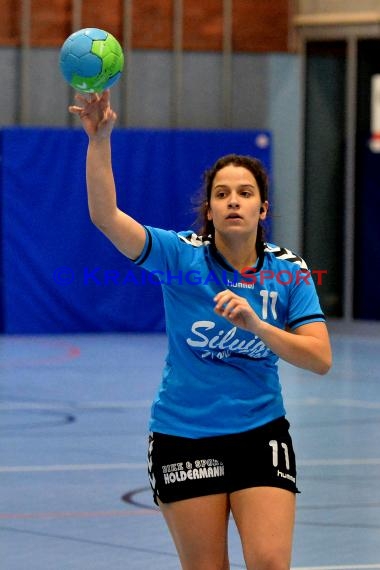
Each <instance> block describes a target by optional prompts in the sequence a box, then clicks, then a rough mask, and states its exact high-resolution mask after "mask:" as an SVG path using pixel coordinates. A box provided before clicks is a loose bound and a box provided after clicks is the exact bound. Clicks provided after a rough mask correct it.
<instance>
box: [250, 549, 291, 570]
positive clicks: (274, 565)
mask: <svg viewBox="0 0 380 570" xmlns="http://www.w3.org/2000/svg"><path fill="white" fill-rule="evenodd" d="M247 569H248V570H289V569H290V561H289V560H288V557H287V556H286V555H284V553H280V552H278V553H276V552H265V553H262V554H261V556H259V557H258V556H255V557H254V559H252V561H249V560H247Z"/></svg>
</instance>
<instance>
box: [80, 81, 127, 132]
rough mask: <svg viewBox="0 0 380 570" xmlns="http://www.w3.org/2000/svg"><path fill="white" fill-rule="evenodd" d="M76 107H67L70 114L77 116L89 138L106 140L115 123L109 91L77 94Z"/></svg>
mask: <svg viewBox="0 0 380 570" xmlns="http://www.w3.org/2000/svg"><path fill="white" fill-rule="evenodd" d="M75 100H76V102H77V105H71V106H70V107H69V111H70V113H73V114H74V115H77V116H78V117H79V118H80V120H81V121H82V125H83V128H84V130H85V131H86V133H87V135H88V136H89V137H90V138H107V137H109V136H110V134H111V131H112V129H113V126H114V124H115V121H116V118H117V116H116V113H115V111H113V110H112V108H111V105H110V91H109V89H107V90H106V91H103V93H89V94H81V93H78V94H77V95H76V96H75Z"/></svg>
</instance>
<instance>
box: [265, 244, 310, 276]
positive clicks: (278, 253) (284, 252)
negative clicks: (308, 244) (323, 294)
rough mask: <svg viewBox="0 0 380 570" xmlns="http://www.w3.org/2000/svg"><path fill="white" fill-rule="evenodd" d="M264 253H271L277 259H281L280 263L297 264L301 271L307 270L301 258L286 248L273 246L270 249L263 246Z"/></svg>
mask: <svg viewBox="0 0 380 570" xmlns="http://www.w3.org/2000/svg"><path fill="white" fill-rule="evenodd" d="M265 251H266V252H268V253H272V254H273V255H274V256H275V257H277V259H281V260H282V261H290V262H292V263H297V264H298V265H299V266H300V268H301V269H305V270H307V269H308V267H307V264H306V261H305V260H304V259H302V257H300V256H299V255H297V254H296V253H294V252H293V251H291V250H290V249H287V248H286V247H280V246H274V247H271V246H269V245H268V244H265Z"/></svg>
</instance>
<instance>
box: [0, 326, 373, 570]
mask: <svg viewBox="0 0 380 570" xmlns="http://www.w3.org/2000/svg"><path fill="white" fill-rule="evenodd" d="M339 329H340V327H336V332H333V333H332V341H333V348H334V357H335V360H334V366H333V369H332V371H331V372H330V374H329V375H328V376H325V377H319V376H314V375H312V374H311V373H307V372H304V371H301V370H298V369H296V368H294V367H292V366H290V365H287V364H281V373H282V384H283V389H284V394H285V399H286V403H287V410H288V417H289V419H290V421H291V424H292V430H293V439H294V442H295V446H296V450H297V455H298V472H299V479H298V484H299V487H300V488H301V490H302V494H301V495H300V496H299V499H298V514H297V525H296V533H295V544H294V556H293V568H294V569H298V570H301V569H303V570H306V569H308V570H311V569H314V570H316V569H318V570H351V569H352V570H356V569H357V570H364V569H380V326H379V324H378V325H373V326H369V325H368V326H367V327H363V328H359V329H358V330H356V331H355V330H351V332H350V333H347V332H339ZM165 349H166V340H165V336H164V335H160V334H156V335H133V334H119V335H110V334H109V335H76V336H58V337H57V336H54V337H46V336H36V337H30V336H20V337H14V336H3V337H0V420H1V423H0V568H1V570H26V569H28V570H100V569H101V570H106V569H107V570H108V569H111V568H112V569H113V570H125V569H128V570H129V569H130V570H147V569H151V568H152V569H154V570H174V569H179V564H178V560H177V557H176V554H175V551H174V548H173V545H172V542H171V539H170V537H169V535H168V532H167V530H166V528H165V526H164V522H163V520H162V518H161V516H160V514H159V513H158V511H157V510H156V508H155V507H154V505H153V503H152V499H151V495H150V492H149V489H148V480H147V476H146V469H145V453H146V424H147V418H148V413H149V405H150V400H151V398H152V396H153V394H154V391H155V388H156V385H157V383H158V380H159V375H160V369H161V365H162V361H163V357H164V354H165ZM230 553H231V554H230V558H231V568H245V566H244V563H243V560H242V556H241V553H240V547H239V541H238V538H237V533H236V529H235V527H234V525H233V523H232V524H231V530H230Z"/></svg>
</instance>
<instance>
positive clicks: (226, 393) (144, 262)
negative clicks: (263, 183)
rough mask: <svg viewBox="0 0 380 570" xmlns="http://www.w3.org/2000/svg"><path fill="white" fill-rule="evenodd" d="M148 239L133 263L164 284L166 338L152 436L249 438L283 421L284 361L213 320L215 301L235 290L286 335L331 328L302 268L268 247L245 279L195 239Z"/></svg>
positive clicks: (162, 234)
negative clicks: (308, 327) (280, 364)
mask: <svg viewBox="0 0 380 570" xmlns="http://www.w3.org/2000/svg"><path fill="white" fill-rule="evenodd" d="M146 232H147V239H146V244H145V247H144V250H143V252H142V253H141V255H140V256H139V258H138V259H136V260H135V263H136V264H137V265H140V266H141V267H143V268H145V269H146V270H148V271H150V272H153V273H154V274H155V275H157V277H158V278H159V280H160V281H161V284H162V291H163V296H164V305H165V312H166V330H167V336H168V355H167V357H166V362H165V367H164V370H163V375H162V381H161V385H160V387H159V390H158V392H157V395H156V397H155V399H154V402H153V405H152V413H151V420H150V429H151V431H155V432H161V433H164V434H169V435H177V436H182V437H189V438H199V437H208V436H215V435H223V434H229V433H231V434H232V433H237V432H243V431H248V430H250V429H252V428H255V427H258V426H260V425H263V424H265V423H267V422H270V421H271V420H274V419H276V418H278V417H280V416H283V415H285V409H284V404H283V399H282V394H281V385H280V382H279V377H278V370H277V361H278V357H277V356H276V355H275V354H274V353H273V352H272V351H271V350H269V349H268V348H267V347H266V346H265V344H264V343H263V342H262V341H261V340H260V338H258V337H257V336H256V335H254V334H252V333H249V332H248V331H246V330H243V329H240V328H237V327H235V326H233V325H232V324H231V323H229V322H228V321H227V320H226V319H224V318H222V317H220V316H218V315H216V314H215V312H214V306H215V302H214V300H213V299H214V297H215V295H216V294H217V293H218V292H219V291H222V290H224V289H231V290H232V291H234V292H235V293H237V294H238V295H241V296H242V297H245V298H246V299H247V300H248V302H249V303H250V305H251V306H252V308H253V309H254V311H255V312H256V313H257V314H258V316H259V317H260V318H262V319H264V320H265V321H266V322H268V323H270V324H271V325H274V326H276V327H278V328H281V329H284V328H288V329H295V328H297V327H298V326H300V325H304V324H307V323H311V322H315V321H324V320H325V318H324V315H323V313H322V311H321V307H320V304H319V301H318V296H317V293H316V290H315V286H314V283H313V280H312V277H311V275H310V273H309V272H308V271H307V267H306V264H305V262H304V261H303V260H302V259H301V258H300V257H298V256H296V255H295V254H293V253H292V252H291V251H289V250H287V249H284V248H280V247H277V246H275V245H271V244H265V246H264V249H263V251H262V252H260V254H259V258H258V261H257V263H256V266H255V267H254V268H247V270H244V271H242V274H239V273H238V272H236V271H234V269H233V268H232V267H231V266H230V265H229V263H228V262H227V261H226V260H225V259H224V258H223V257H222V256H221V255H220V253H219V252H218V251H217V250H216V248H215V246H214V245H213V244H211V243H210V242H208V241H204V240H203V239H202V238H200V237H198V236H196V235H195V234H193V233H192V232H191V231H189V232H180V233H176V232H174V231H166V230H161V229H157V228H152V227H146Z"/></svg>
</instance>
